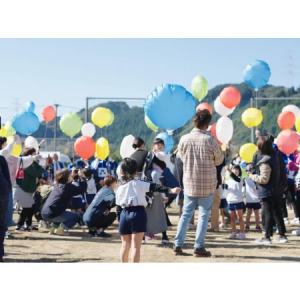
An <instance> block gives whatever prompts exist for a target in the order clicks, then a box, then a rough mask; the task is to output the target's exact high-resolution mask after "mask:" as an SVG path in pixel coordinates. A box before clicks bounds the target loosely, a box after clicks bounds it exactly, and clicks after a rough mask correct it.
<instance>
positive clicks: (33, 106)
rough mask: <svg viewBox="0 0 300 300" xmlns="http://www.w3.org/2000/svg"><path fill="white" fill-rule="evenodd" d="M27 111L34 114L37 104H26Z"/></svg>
mask: <svg viewBox="0 0 300 300" xmlns="http://www.w3.org/2000/svg"><path fill="white" fill-rule="evenodd" d="M25 107H26V108H25V110H26V111H28V112H31V113H34V110H35V104H34V103H33V102H32V101H30V102H27V103H26V104H25Z"/></svg>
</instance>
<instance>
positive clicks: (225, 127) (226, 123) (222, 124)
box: [216, 117, 233, 145]
mask: <svg viewBox="0 0 300 300" xmlns="http://www.w3.org/2000/svg"><path fill="white" fill-rule="evenodd" d="M216 133H217V138H218V140H219V141H220V142H221V143H222V144H224V145H226V144H227V143H228V142H229V141H230V140H231V138H232V135H233V123H232V121H231V120H230V119H229V118H228V117H221V118H220V119H219V120H218V122H217V126H216Z"/></svg>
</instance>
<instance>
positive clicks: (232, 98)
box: [220, 86, 241, 109]
mask: <svg viewBox="0 0 300 300" xmlns="http://www.w3.org/2000/svg"><path fill="white" fill-rule="evenodd" d="M220 101H221V103H222V104H223V105H224V106H225V107H227V108H229V109H231V108H233V107H236V106H238V105H239V104H240V102H241V93H240V92H239V90H238V89H236V88H235V87H233V86H229V87H227V88H225V89H223V90H222V92H221V94H220Z"/></svg>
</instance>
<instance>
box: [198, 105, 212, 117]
mask: <svg viewBox="0 0 300 300" xmlns="http://www.w3.org/2000/svg"><path fill="white" fill-rule="evenodd" d="M204 109H207V110H208V111H209V112H210V114H211V115H212V109H211V107H210V105H209V104H208V103H206V102H202V103H200V104H199V105H198V106H197V107H196V112H198V111H200V110H204Z"/></svg>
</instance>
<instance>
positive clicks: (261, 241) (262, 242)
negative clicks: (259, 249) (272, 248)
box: [255, 239, 272, 245]
mask: <svg viewBox="0 0 300 300" xmlns="http://www.w3.org/2000/svg"><path fill="white" fill-rule="evenodd" d="M255 243H257V244H263V245H271V244H272V241H271V239H257V240H255Z"/></svg>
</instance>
